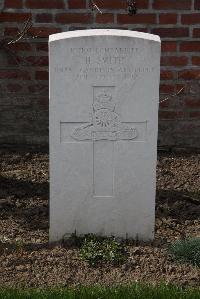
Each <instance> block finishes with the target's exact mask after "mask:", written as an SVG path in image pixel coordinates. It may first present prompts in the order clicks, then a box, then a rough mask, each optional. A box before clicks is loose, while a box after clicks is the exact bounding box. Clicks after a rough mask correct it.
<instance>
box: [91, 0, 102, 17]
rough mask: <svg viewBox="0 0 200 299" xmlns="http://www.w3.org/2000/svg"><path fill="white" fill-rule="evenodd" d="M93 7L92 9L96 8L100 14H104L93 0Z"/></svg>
mask: <svg viewBox="0 0 200 299" xmlns="http://www.w3.org/2000/svg"><path fill="white" fill-rule="evenodd" d="M91 6H92V8H95V9H96V10H97V11H98V12H99V13H101V14H102V11H101V10H100V8H99V7H98V6H97V5H96V3H95V2H94V1H93V0H91Z"/></svg>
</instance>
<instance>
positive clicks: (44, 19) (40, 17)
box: [35, 13, 53, 23]
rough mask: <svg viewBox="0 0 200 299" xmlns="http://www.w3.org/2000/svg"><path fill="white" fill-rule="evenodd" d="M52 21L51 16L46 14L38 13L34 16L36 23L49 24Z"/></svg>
mask: <svg viewBox="0 0 200 299" xmlns="http://www.w3.org/2000/svg"><path fill="white" fill-rule="evenodd" d="M52 21H53V15H52V14H48V13H40V14H37V15H36V16H35V22H36V23H51V22H52Z"/></svg>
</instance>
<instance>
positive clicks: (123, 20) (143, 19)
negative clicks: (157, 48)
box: [117, 14, 156, 24]
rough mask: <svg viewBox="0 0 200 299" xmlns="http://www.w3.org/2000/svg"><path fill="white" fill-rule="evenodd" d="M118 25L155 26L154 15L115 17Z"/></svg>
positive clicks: (121, 15)
mask: <svg viewBox="0 0 200 299" xmlns="http://www.w3.org/2000/svg"><path fill="white" fill-rule="evenodd" d="M117 23H118V24H156V15H155V14H137V15H134V16H129V15H128V14H118V15H117Z"/></svg>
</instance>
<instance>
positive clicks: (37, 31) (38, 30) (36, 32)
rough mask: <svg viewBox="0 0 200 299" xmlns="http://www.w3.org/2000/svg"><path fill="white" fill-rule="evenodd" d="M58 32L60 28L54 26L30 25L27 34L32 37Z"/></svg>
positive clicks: (46, 35)
mask: <svg viewBox="0 0 200 299" xmlns="http://www.w3.org/2000/svg"><path fill="white" fill-rule="evenodd" d="M59 32H61V29H60V28H56V27H31V29H30V30H29V34H30V35H32V36H34V37H48V36H49V35H51V34H55V33H59Z"/></svg>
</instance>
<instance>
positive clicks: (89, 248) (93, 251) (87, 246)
mask: <svg viewBox="0 0 200 299" xmlns="http://www.w3.org/2000/svg"><path fill="white" fill-rule="evenodd" d="M80 255H81V258H82V259H83V260H85V261H87V262H88V263H89V264H90V265H92V266H94V265H96V264H97V263H98V262H111V263H114V264H120V263H123V262H124V261H125V260H126V258H127V253H126V250H125V247H124V245H123V244H120V243H119V242H117V241H116V240H115V239H114V238H103V237H97V236H95V235H87V236H86V237H85V239H84V241H83V244H82V246H81V249H80Z"/></svg>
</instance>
